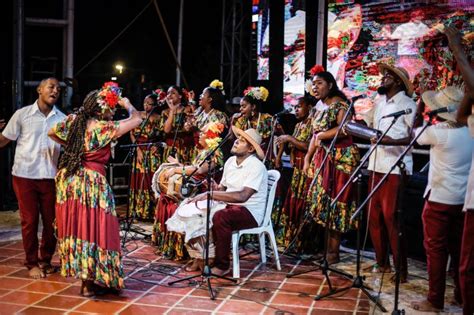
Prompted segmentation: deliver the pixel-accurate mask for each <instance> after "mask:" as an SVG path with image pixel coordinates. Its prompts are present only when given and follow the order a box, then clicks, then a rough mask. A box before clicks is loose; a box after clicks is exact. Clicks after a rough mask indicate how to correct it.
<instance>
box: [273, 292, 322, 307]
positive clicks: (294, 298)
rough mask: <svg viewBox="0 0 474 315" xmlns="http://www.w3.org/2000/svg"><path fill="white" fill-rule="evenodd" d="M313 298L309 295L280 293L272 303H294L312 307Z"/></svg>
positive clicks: (294, 304)
mask: <svg viewBox="0 0 474 315" xmlns="http://www.w3.org/2000/svg"><path fill="white" fill-rule="evenodd" d="M312 302H313V298H312V297H309V296H299V295H294V294H286V293H278V294H277V295H276V296H275V297H274V298H273V300H272V304H277V305H293V306H302V307H310V306H311V303H312Z"/></svg>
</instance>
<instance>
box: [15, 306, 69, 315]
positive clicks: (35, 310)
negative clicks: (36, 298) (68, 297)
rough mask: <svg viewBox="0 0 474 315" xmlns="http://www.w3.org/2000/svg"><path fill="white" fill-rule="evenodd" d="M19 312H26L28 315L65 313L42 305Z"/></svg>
mask: <svg viewBox="0 0 474 315" xmlns="http://www.w3.org/2000/svg"><path fill="white" fill-rule="evenodd" d="M17 314H26V315H44V314H48V315H49V314H53V315H54V314H64V311H61V310H53V309H50V308H41V307H35V306H32V307H28V308H26V309H24V310H23V311H21V312H19V313H17Z"/></svg>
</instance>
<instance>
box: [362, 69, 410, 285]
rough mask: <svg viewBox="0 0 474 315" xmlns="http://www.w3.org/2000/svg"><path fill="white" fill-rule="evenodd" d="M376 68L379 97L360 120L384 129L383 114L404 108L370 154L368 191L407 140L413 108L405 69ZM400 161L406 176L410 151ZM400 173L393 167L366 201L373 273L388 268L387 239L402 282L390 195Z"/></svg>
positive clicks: (387, 122)
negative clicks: (369, 199)
mask: <svg viewBox="0 0 474 315" xmlns="http://www.w3.org/2000/svg"><path fill="white" fill-rule="evenodd" d="M379 71H380V73H381V74H382V75H383V77H382V86H381V87H380V88H379V89H378V93H379V94H380V96H381V97H380V98H379V99H378V101H377V102H376V103H375V106H374V108H373V109H372V111H371V112H370V113H369V114H368V115H366V117H364V120H365V121H366V122H367V124H368V126H369V127H373V128H375V129H378V130H380V131H382V132H384V131H385V130H387V129H388V128H389V126H390V124H391V121H392V118H388V119H383V118H382V117H383V116H385V115H389V114H392V113H395V112H399V111H405V110H406V111H407V114H406V115H402V116H401V117H399V118H398V119H397V121H396V122H395V124H394V125H393V126H392V127H391V129H390V130H389V132H388V134H387V136H385V138H384V139H383V140H382V142H381V144H382V145H380V146H379V147H378V148H377V150H375V152H374V154H372V155H371V156H370V160H369V167H368V169H369V170H370V171H371V181H370V185H369V186H370V187H369V192H370V190H371V189H372V188H373V187H375V185H377V183H378V182H379V181H380V180H381V178H382V177H383V176H384V175H385V174H386V173H388V172H389V171H390V168H391V167H392V165H393V164H394V163H395V162H396V160H397V157H398V156H399V155H400V153H402V152H403V151H404V150H405V147H404V146H405V145H407V144H408V143H409V142H410V133H411V128H412V126H413V121H414V115H415V111H416V105H415V102H414V101H413V100H412V98H411V96H412V94H413V85H412V83H411V82H410V79H409V76H408V73H407V71H406V70H405V69H403V68H400V67H392V66H390V65H387V64H383V63H381V64H379ZM403 162H404V163H405V165H406V168H405V173H406V174H408V175H410V174H411V173H412V169H413V158H412V154H411V151H410V152H409V153H408V154H407V155H406V156H405V158H404V160H403ZM401 175H402V174H401V171H400V169H399V168H398V167H397V168H395V169H394V170H393V171H392V173H391V174H390V175H389V177H388V180H387V181H386V182H385V183H384V184H383V185H382V186H381V187H380V189H379V190H378V191H377V192H376V193H375V194H374V195H373V197H372V200H371V201H370V203H369V215H368V217H369V230H370V236H371V239H372V243H373V245H374V249H375V256H376V260H377V264H376V265H375V266H374V268H373V272H390V271H391V267H390V260H389V255H388V250H387V249H388V246H387V245H388V242H390V248H391V250H392V253H393V258H394V262H395V265H396V264H397V262H398V257H400V265H399V266H400V279H401V282H406V279H407V260H406V250H405V246H404V244H403V241H402V245H401V249H400V255H399V250H398V245H397V244H398V243H397V237H398V226H397V221H396V216H395V212H396V208H397V198H394V197H393V196H394V194H396V193H397V191H398V186H399V184H400V181H401V180H402V176H401Z"/></svg>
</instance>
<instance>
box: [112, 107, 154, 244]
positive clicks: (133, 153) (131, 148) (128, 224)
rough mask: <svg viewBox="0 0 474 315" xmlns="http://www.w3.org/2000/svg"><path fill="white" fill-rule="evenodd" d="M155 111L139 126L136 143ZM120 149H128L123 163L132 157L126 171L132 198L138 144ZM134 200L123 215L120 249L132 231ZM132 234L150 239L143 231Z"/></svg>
mask: <svg viewBox="0 0 474 315" xmlns="http://www.w3.org/2000/svg"><path fill="white" fill-rule="evenodd" d="M155 109H156V106H155V107H153V109H152V110H151V111H150V113H149V114H148V115H146V117H145V120H144V121H143V122H142V124H141V127H140V131H139V132H138V136H136V137H135V141H137V139H139V138H140V137H141V135H142V133H143V130H144V129H145V126H146V124H147V123H148V121H149V120H150V117H151V115H152V114H153V112H154V111H155ZM121 147H128V148H129V151H128V154H127V156H126V157H125V160H124V162H123V163H125V161H126V160H127V158H128V157H129V156H131V157H132V161H131V167H130V168H129V171H128V179H129V180H128V195H129V196H132V187H131V186H132V183H131V180H132V172H133V171H134V170H136V168H137V155H136V151H137V148H138V147H139V144H136V143H132V144H129V145H125V146H121ZM142 185H143V182H142ZM136 199H137V196H136V194H135V193H134V194H133V197H132V202H131V203H130V202H129V204H128V207H127V213H126V215H125V231H124V235H123V238H122V247H125V243H126V242H127V236H128V234H129V233H130V231H131V230H132V223H133V221H134V220H135V219H136V215H137V213H136V211H135V206H136ZM130 211H132V215H131V216H130ZM133 232H135V233H137V234H140V235H142V236H144V237H145V238H148V237H151V234H148V233H145V232H143V230H137V229H133Z"/></svg>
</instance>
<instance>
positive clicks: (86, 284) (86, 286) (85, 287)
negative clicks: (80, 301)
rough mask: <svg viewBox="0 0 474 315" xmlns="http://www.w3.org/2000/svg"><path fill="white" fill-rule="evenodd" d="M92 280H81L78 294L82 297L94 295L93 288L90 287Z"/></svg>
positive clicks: (92, 283)
mask: <svg viewBox="0 0 474 315" xmlns="http://www.w3.org/2000/svg"><path fill="white" fill-rule="evenodd" d="M93 285H94V282H92V281H90V280H83V281H82V284H81V291H80V294H81V295H82V296H83V297H93V296H94V295H95V290H94V289H93V288H92V287H93Z"/></svg>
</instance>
